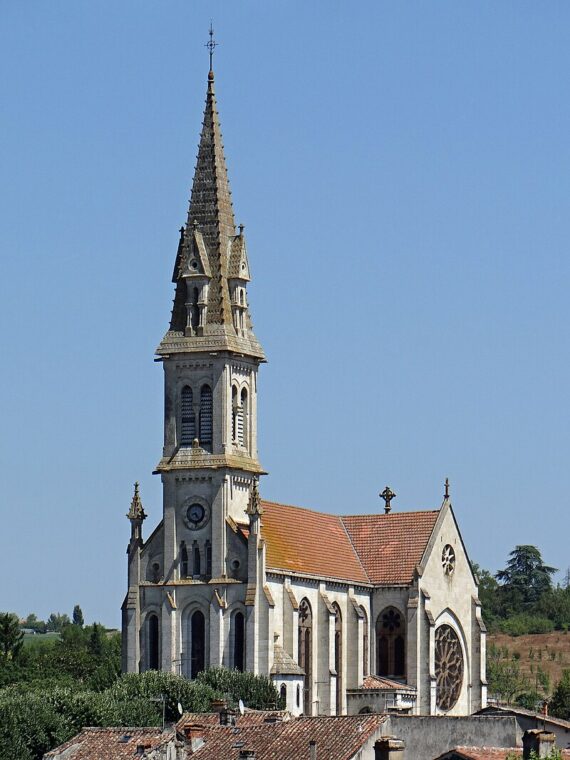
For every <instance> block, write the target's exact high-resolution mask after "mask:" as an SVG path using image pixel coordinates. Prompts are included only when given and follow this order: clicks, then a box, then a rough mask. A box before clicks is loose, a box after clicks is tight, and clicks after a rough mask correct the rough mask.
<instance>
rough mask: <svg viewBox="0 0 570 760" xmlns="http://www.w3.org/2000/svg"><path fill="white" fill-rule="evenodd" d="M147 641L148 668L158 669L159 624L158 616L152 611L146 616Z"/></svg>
mask: <svg viewBox="0 0 570 760" xmlns="http://www.w3.org/2000/svg"><path fill="white" fill-rule="evenodd" d="M146 625H147V641H148V669H149V670H158V668H159V649H160V646H159V644H160V641H159V636H160V634H159V626H158V616H157V615H155V614H154V613H153V614H151V615H149V616H148V617H147V623H146Z"/></svg>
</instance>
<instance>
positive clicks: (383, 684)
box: [361, 676, 415, 691]
mask: <svg viewBox="0 0 570 760" xmlns="http://www.w3.org/2000/svg"><path fill="white" fill-rule="evenodd" d="M361 688H362V689H384V690H386V689H394V690H396V689H403V690H404V691H410V689H411V690H412V691H415V689H414V687H413V686H412V687H410V686H407V685H406V684H405V683H399V682H398V681H391V680H390V679H389V678H382V677H380V676H366V678H365V679H364V681H363V682H362V687H361Z"/></svg>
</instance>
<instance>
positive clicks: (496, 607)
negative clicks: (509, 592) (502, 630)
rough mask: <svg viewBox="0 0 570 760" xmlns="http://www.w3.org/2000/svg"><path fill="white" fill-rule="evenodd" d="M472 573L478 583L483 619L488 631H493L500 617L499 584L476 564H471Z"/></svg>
mask: <svg viewBox="0 0 570 760" xmlns="http://www.w3.org/2000/svg"><path fill="white" fill-rule="evenodd" d="M473 572H474V573H475V576H476V577H477V580H478V581H479V599H480V600H481V607H482V611H483V619H484V620H485V623H486V624H487V626H488V627H489V628H490V629H494V628H496V623H497V620H498V618H499V617H500V598H499V593H498V589H499V584H498V583H497V580H496V578H495V577H494V576H493V575H492V574H491V573H490V572H489V571H488V570H484V569H483V568H482V567H480V565H477V564H476V563H473Z"/></svg>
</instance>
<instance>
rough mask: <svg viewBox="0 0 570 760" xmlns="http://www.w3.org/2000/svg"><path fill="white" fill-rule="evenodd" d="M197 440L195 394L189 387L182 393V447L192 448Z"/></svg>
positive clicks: (185, 387) (183, 389) (184, 388)
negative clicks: (193, 442) (195, 439)
mask: <svg viewBox="0 0 570 760" xmlns="http://www.w3.org/2000/svg"><path fill="white" fill-rule="evenodd" d="M194 438H196V415H195V412H194V394H193V392H192V388H191V387H190V386H189V385H185V386H184V387H183V388H182V391H181V393H180V445H181V446H192V441H193V440H194Z"/></svg>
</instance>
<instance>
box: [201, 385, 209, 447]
mask: <svg viewBox="0 0 570 760" xmlns="http://www.w3.org/2000/svg"><path fill="white" fill-rule="evenodd" d="M200 445H201V446H202V447H203V448H209V447H211V445H212V389H211V388H210V386H209V385H203V386H202V388H201V389H200Z"/></svg>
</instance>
